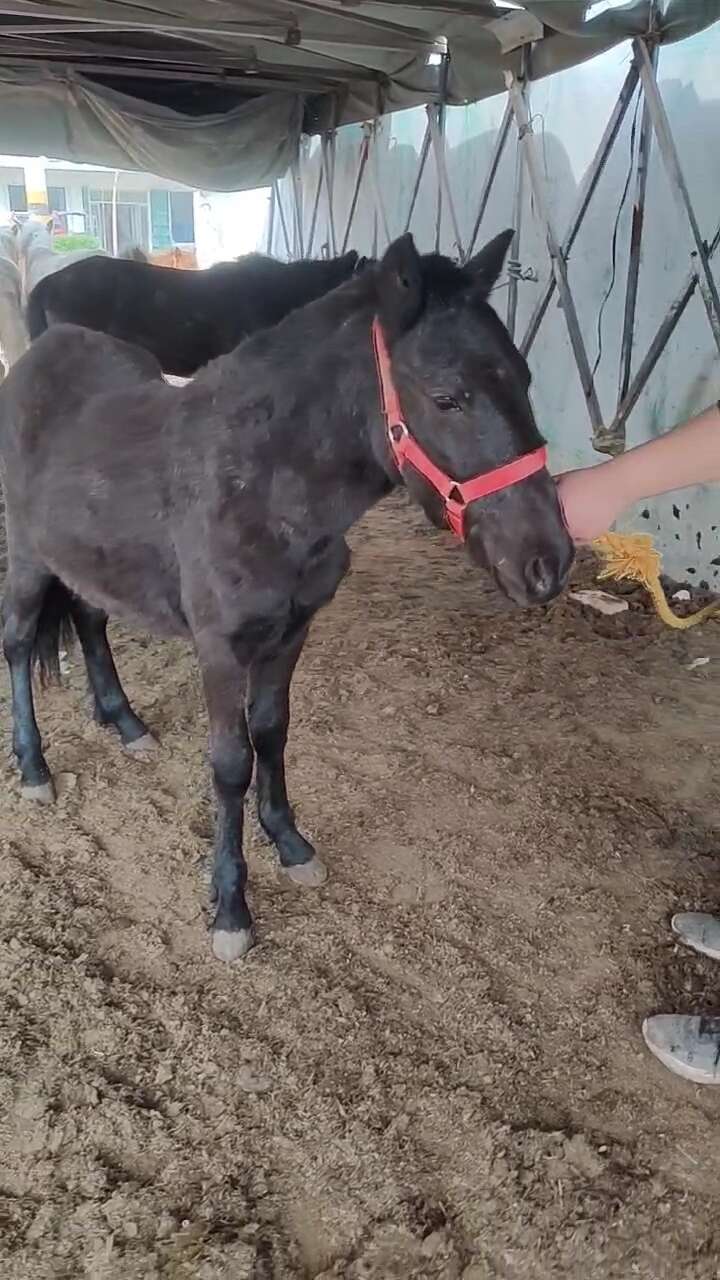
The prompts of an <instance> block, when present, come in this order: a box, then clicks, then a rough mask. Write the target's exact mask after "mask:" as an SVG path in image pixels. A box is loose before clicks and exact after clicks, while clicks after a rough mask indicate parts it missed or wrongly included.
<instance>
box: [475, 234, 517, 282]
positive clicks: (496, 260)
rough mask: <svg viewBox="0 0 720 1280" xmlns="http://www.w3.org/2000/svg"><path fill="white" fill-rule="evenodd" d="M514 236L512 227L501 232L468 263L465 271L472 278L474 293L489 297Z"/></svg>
mask: <svg viewBox="0 0 720 1280" xmlns="http://www.w3.org/2000/svg"><path fill="white" fill-rule="evenodd" d="M514 235H515V232H514V231H513V229H512V227H509V228H508V230H507V231H501V232H500V234H499V235H498V236H495V237H494V239H493V240H489V241H488V243H487V244H486V245H485V248H484V249H481V250H480V252H479V253H476V254H475V257H474V258H471V259H470V261H469V262H468V263H466V265H465V271H466V273H467V275H468V276H469V277H470V280H471V284H472V289H473V292H474V293H479V294H480V295H481V296H482V297H483V298H486V297H487V295H488V294H489V292H490V290H491V289H492V287H493V285H494V284H495V282H496V280H497V278H498V276H499V275H500V272H501V271H502V269H503V266H504V265H505V258H506V256H507V251H508V249H509V248H510V245H511V244H512V241H513V237H514Z"/></svg>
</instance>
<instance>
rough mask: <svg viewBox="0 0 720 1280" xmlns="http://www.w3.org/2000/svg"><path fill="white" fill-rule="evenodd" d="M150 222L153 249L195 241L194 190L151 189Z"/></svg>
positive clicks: (167, 247)
mask: <svg viewBox="0 0 720 1280" xmlns="http://www.w3.org/2000/svg"><path fill="white" fill-rule="evenodd" d="M150 222H151V227H152V247H153V249H172V247H173V246H174V245H176V244H194V243H195V218H194V214H193V197H192V191H151V192H150Z"/></svg>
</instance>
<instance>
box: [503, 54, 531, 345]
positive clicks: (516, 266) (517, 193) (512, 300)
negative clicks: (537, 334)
mask: <svg viewBox="0 0 720 1280" xmlns="http://www.w3.org/2000/svg"><path fill="white" fill-rule="evenodd" d="M528 71H529V56H528V49H527V46H525V48H524V49H523V51H522V71H521V79H520V87H519V93H520V95H521V97H522V100H523V103H524V109H525V114H526V115H527V116H528V118H529V117H530V107H529V102H528V88H527V85H528ZM524 175H525V165H524V163H523V140H522V135H521V133H520V126H519V125H518V137H517V148H516V151H515V183H514V187H513V218H512V225H513V227H514V228H515V235H514V236H513V240H512V244H511V246H510V253H509V257H508V267H509V279H508V304H507V320H506V327H507V331H508V333H509V334H510V337H511V338H512V339H513V341H514V340H515V323H516V321H517V304H518V277H519V274H520V266H521V263H520V241H521V238H522V213H523V178H524Z"/></svg>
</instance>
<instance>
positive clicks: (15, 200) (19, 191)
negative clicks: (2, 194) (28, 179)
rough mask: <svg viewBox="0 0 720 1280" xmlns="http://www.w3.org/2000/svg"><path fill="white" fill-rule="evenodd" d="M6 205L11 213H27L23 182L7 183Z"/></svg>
mask: <svg viewBox="0 0 720 1280" xmlns="http://www.w3.org/2000/svg"><path fill="white" fill-rule="evenodd" d="M8 204H9V205H10V212H11V213H27V211H28V206H27V191H26V190H25V183H24V182H8Z"/></svg>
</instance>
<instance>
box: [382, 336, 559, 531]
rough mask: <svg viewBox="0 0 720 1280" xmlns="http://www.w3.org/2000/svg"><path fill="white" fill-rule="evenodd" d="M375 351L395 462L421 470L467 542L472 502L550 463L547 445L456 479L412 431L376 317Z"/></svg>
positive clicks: (401, 465)
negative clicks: (464, 477)
mask: <svg viewBox="0 0 720 1280" xmlns="http://www.w3.org/2000/svg"><path fill="white" fill-rule="evenodd" d="M372 340H373V350H374V352H375V363H376V366H377V374H378V383H379V388H380V402H381V405H382V411H383V416H384V418H385V424H386V428H387V435H388V442H389V445H390V450H391V452H392V455H393V458H394V460H395V465H396V466H397V468H398V470H399V471H400V473H401V474H402V471H403V468H404V467H405V466H408V465H409V466H411V467H412V468H413V469H414V470H415V471H417V472H418V474H419V475H421V476H422V477H423V478H424V479H425V480H427V482H428V484H429V485H430V486H431V488H433V489H434V490H435V492H436V493H437V494H438V496H439V497H440V498H441V499H442V502H443V507H444V509H445V518H446V520H447V522H448V525H449V526H450V528H451V529H452V531H453V533H454V534H455V537H456V538H458V539H459V540H460V542H464V541H465V511H466V508H467V507H468V505H469V504H470V503H471V502H477V500H478V498H486V497H488V495H489V494H491V493H498V492H499V491H500V490H501V489H507V488H509V487H510V485H513V484H518V483H519V482H520V481H521V480H526V479H527V477H528V476H532V475H534V474H535V472H536V471H542V469H543V467H545V466H546V465H547V449H546V448H545V446H544V445H542V446H541V448H539V449H535V450H533V452H532V453H525V454H522V455H521V456H520V457H519V458H515V459H513V461H512V462H506V463H503V465H502V466H500V467H494V468H493V469H492V470H491V471H483V472H481V473H480V475H477V476H473V477H472V478H471V479H470V480H462V481H460V480H453V478H452V476H449V475H447V474H446V473H445V472H444V471H442V470H441V469H440V467H438V466H436V464H435V463H434V462H433V461H432V458H429V457H428V455H427V454H426V452H425V450H424V449H423V448H422V446H421V445H420V444H418V442H417V440H415V438H414V437H413V436H412V435H411V434H410V429H409V427H408V425H407V422H406V421H405V417H404V415H403V411H402V408H401V405H400V397H399V396H398V393H397V388H396V387H395V383H394V381H393V376H392V370H391V368H390V355H389V352H388V348H387V342H386V340H385V334H384V333H383V328H382V325H381V324H380V321H379V320H378V318H377V316H376V317H375V319H374V320H373V326H372Z"/></svg>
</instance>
